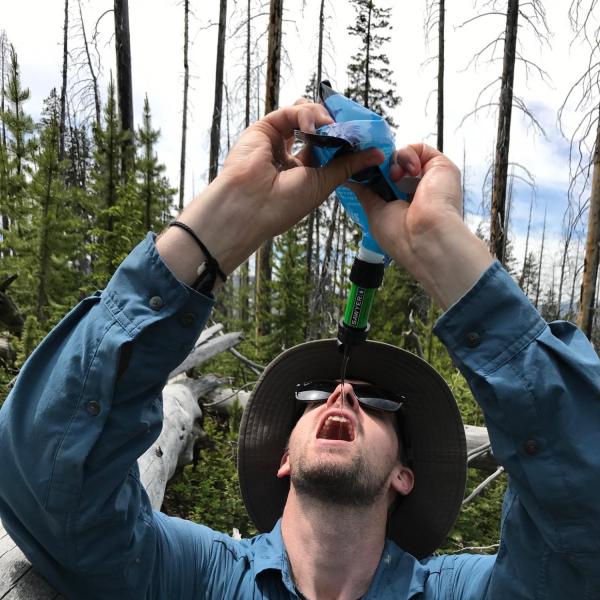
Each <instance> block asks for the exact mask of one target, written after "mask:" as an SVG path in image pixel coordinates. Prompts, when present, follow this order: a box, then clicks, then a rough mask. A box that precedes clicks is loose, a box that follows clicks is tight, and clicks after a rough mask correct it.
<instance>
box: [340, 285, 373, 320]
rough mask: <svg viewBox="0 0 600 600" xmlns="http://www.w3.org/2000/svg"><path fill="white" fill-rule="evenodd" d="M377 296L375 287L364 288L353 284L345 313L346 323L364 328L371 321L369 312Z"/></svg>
mask: <svg viewBox="0 0 600 600" xmlns="http://www.w3.org/2000/svg"><path fill="white" fill-rule="evenodd" d="M374 297H375V289H370V288H363V287H359V286H357V285H354V284H352V287H351V289H350V295H349V296H348V302H347V303H346V311H345V313H344V323H345V324H346V325H348V326H349V327H355V328H357V329H364V328H365V327H366V326H367V324H368V322H369V313H370V312H371V306H372V304H373V298H374Z"/></svg>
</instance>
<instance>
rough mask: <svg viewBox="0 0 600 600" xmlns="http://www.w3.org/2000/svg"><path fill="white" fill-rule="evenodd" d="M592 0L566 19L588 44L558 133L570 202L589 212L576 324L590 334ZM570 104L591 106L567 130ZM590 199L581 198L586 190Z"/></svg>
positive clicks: (595, 213) (596, 101)
mask: <svg viewBox="0 0 600 600" xmlns="http://www.w3.org/2000/svg"><path fill="white" fill-rule="evenodd" d="M595 7H596V2H595V0H586V1H584V0H573V1H572V2H571V5H570V7H569V21H570V24H571V28H572V31H573V34H574V39H573V41H576V40H582V41H584V42H585V43H587V45H588V47H589V60H588V64H587V65H586V67H585V68H584V70H583V72H582V73H581V75H579V77H578V78H577V79H576V80H575V83H573V85H572V86H571V88H570V89H569V92H568V93H567V95H566V97H565V99H564V101H563V104H562V105H561V107H560V109H559V111H558V119H559V124H560V125H561V130H562V131H563V135H565V137H567V138H568V139H569V142H570V152H569V170H570V176H571V177H570V179H571V181H570V186H569V201H570V203H573V204H575V205H576V208H575V211H576V212H577V213H578V214H585V213H586V212H587V214H588V224H587V241H586V249H585V256H584V262H583V278H582V283H581V293H580V302H579V314H578V317H577V324H578V325H579V327H581V329H582V330H583V331H584V333H585V334H586V335H587V336H588V337H589V338H590V339H591V335H592V328H593V322H594V313H595V308H596V287H597V279H598V263H599V252H598V245H599V244H600V223H599V221H600V97H599V96H598V92H597V87H596V85H597V79H598V75H599V74H600V63H599V58H600V54H599V53H600V48H599V47H598V42H597V38H598V31H597V29H596V26H595V25H594V9H595ZM570 103H573V104H574V105H575V109H576V110H581V109H582V107H584V108H585V107H590V108H589V109H587V110H586V112H585V113H583V116H582V117H581V119H580V120H579V122H578V123H577V125H576V126H575V127H574V128H573V129H572V130H571V132H570V133H566V132H565V131H564V121H563V112H564V110H565V108H566V107H567V106H568V105H569V104H570ZM590 181H591V194H590V196H589V200H588V198H587V197H586V196H587V192H588V191H589V190H590Z"/></svg>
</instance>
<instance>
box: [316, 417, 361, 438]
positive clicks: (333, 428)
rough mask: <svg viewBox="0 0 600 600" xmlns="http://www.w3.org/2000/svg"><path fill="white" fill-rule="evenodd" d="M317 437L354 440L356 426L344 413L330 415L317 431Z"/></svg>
mask: <svg viewBox="0 0 600 600" xmlns="http://www.w3.org/2000/svg"><path fill="white" fill-rule="evenodd" d="M317 439H323V440H342V441H345V442H352V441H354V427H353V425H352V422H351V421H350V419H347V418H346V417H344V416H342V415H329V416H328V417H327V418H326V419H325V421H324V422H323V424H322V425H321V428H320V429H319V431H318V432H317Z"/></svg>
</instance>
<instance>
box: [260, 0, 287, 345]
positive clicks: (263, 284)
mask: <svg viewBox="0 0 600 600" xmlns="http://www.w3.org/2000/svg"><path fill="white" fill-rule="evenodd" d="M282 22H283V0H271V6H270V11H269V43H268V50H267V82H266V96H265V114H269V113H270V112H271V111H273V110H276V109H277V107H278V106H279V79H280V76H281V35H282ZM272 253H273V239H269V240H267V241H265V242H264V243H263V245H262V246H261V247H260V248H259V249H258V252H257V260H256V264H257V271H256V302H255V306H256V336H257V337H259V336H262V335H265V334H267V333H268V332H269V322H268V320H266V319H264V318H263V317H264V316H265V315H267V314H268V313H269V312H270V311H271V294H270V285H269V284H270V282H271V255H272Z"/></svg>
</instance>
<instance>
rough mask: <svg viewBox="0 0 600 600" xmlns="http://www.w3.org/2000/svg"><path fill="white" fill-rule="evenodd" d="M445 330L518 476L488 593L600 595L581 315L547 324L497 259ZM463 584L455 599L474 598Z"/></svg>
mask: <svg viewBox="0 0 600 600" xmlns="http://www.w3.org/2000/svg"><path fill="white" fill-rule="evenodd" d="M436 334H437V335H438V336H439V337H440V339H441V340H442V341H443V342H444V344H445V345H446V346H447V347H448V349H449V351H450V353H451V355H452V357H453V359H454V361H455V362H456V364H457V365H458V367H459V368H460V370H461V372H462V373H463V375H464V376H465V378H466V379H467V381H468V383H469V385H470V387H471V389H472V391H473V394H474V396H475V398H476V399H477V401H478V402H479V404H480V405H481V407H482V409H483V412H484V414H485V419H486V424H487V427H488V432H489V435H490V440H491V442H492V447H493V450H494V455H495V457H496V458H497V460H498V462H499V463H500V464H502V465H503V466H504V467H505V468H506V470H507V472H508V473H509V491H508V493H507V495H506V498H505V501H504V506H503V515H502V530H501V531H502V533H501V544H500V548H499V552H498V555H497V558H496V562H495V565H494V567H493V569H490V578H489V585H486V586H483V585H482V582H479V584H478V585H479V588H480V589H481V590H482V595H481V596H478V597H486V598H494V599H495V598H511V599H516V598H523V599H524V598H529V599H530V598H544V599H548V600H550V599H556V600H558V599H563V598H598V597H600V576H599V575H598V573H599V571H598V568H597V565H598V564H599V561H600V503H599V502H598V497H599V495H600V361H599V360H598V356H597V355H596V352H595V351H594V349H593V347H592V346H591V344H590V343H589V341H588V340H587V338H586V337H585V336H584V335H583V333H582V332H581V331H579V330H578V329H577V328H576V327H575V326H574V325H572V324H571V323H567V322H562V321H559V322H555V323H551V324H547V323H546V322H545V321H544V320H543V319H542V318H541V317H540V315H539V313H538V312H537V310H536V309H535V308H534V307H533V306H532V305H531V303H530V302H529V301H528V299H527V298H526V297H525V295H524V294H523V293H522V292H521V290H520V289H519V288H518V286H517V285H516V284H515V282H514V281H513V280H512V278H511V277H510V276H509V275H508V274H507V273H506V271H504V269H503V268H502V267H501V265H500V264H499V263H495V264H493V265H492V266H491V267H490V268H489V269H488V270H487V271H486V272H485V273H484V274H483V275H482V277H481V278H480V280H479V281H478V282H477V284H476V285H475V286H474V287H473V288H472V289H471V290H470V291H469V292H468V293H467V294H466V295H465V296H464V297H463V298H462V299H461V300H460V301H459V302H458V303H457V304H455V305H454V306H453V307H451V308H450V309H449V310H448V312H447V313H445V314H444V315H443V316H442V317H441V319H440V321H439V322H438V324H437V325H436ZM465 572H469V569H465ZM459 579H460V578H459ZM456 585H458V586H459V587H460V588H461V589H463V591H464V595H461V596H457V597H460V598H463V597H465V598H471V597H472V596H471V595H469V593H468V591H469V586H468V584H467V585H465V582H464V581H462V580H460V581H457V583H456ZM484 590H485V593H484Z"/></svg>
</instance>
